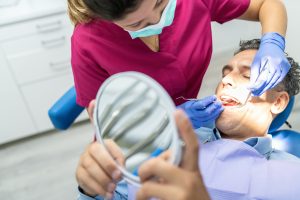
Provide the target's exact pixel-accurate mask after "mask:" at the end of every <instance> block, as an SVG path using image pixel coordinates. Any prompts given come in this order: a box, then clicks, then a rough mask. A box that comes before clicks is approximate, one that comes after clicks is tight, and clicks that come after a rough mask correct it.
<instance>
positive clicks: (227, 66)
mask: <svg viewBox="0 0 300 200" xmlns="http://www.w3.org/2000/svg"><path fill="white" fill-rule="evenodd" d="M232 68H233V67H232V66H230V65H224V66H223V68H222V74H224V72H225V71H226V70H229V71H232Z"/></svg>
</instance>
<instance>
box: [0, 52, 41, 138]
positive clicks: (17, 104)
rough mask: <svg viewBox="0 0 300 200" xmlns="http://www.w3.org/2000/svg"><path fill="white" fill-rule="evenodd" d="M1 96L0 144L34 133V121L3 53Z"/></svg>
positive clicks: (0, 55) (1, 56)
mask: <svg viewBox="0 0 300 200" xmlns="http://www.w3.org/2000/svg"><path fill="white" fill-rule="evenodd" d="M0 94H1V95H0V120H1V121H0V143H3V142H6V141H11V140H14V139H17V138H20V137H23V136H24V135H27V134H29V133H34V132H35V131H36V127H35V125H34V122H33V119H32V118H31V116H30V114H29V110H28V109H27V105H26V103H25V102H24V99H23V96H22V93H20V90H19V88H18V86H17V85H16V83H15V81H14V79H13V77H12V76H11V72H10V70H9V68H8V67H7V63H6V59H5V57H4V56H3V54H2V52H1V51H0Z"/></svg>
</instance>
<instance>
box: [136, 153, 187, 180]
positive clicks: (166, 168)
mask: <svg viewBox="0 0 300 200" xmlns="http://www.w3.org/2000/svg"><path fill="white" fill-rule="evenodd" d="M175 174H176V175H175ZM139 176H140V179H141V181H142V182H145V181H147V180H149V179H151V178H152V177H158V178H160V179H163V180H164V181H166V182H172V183H176V184H180V182H181V181H182V179H181V177H180V169H179V168H178V167H176V166H174V165H172V164H171V163H169V162H166V161H165V160H163V159H161V158H152V159H150V160H148V161H146V162H145V163H143V164H142V165H141V166H140V168H139Z"/></svg>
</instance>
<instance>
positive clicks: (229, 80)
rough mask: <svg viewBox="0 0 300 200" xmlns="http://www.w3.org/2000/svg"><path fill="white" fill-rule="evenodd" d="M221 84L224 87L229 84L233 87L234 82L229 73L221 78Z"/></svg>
mask: <svg viewBox="0 0 300 200" xmlns="http://www.w3.org/2000/svg"><path fill="white" fill-rule="evenodd" d="M222 84H223V86H224V87H226V86H229V87H235V82H234V80H233V77H232V75H231V73H229V74H227V75H226V76H224V77H223V79H222Z"/></svg>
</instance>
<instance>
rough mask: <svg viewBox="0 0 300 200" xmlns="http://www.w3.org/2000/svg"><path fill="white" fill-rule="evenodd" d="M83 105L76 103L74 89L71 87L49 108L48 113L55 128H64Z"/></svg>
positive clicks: (72, 120) (73, 119) (70, 122)
mask: <svg viewBox="0 0 300 200" xmlns="http://www.w3.org/2000/svg"><path fill="white" fill-rule="evenodd" d="M83 109H84V107H81V106H79V105H77V104H76V91H75V88H74V87H71V88H70V89H69V90H68V91H67V92H66V93H65V94H64V95H63V96H62V97H60V98H59V99H58V101H56V102H55V104H54V105H53V106H52V107H51V108H50V109H49V111H48V115H49V118H50V120H51V122H52V124H53V126H54V127H55V128H56V129H59V130H66V129H68V128H69V127H70V126H71V124H72V123H73V122H74V121H75V119H76V118H77V117H78V115H79V114H80V113H81V112H82V111H83Z"/></svg>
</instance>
